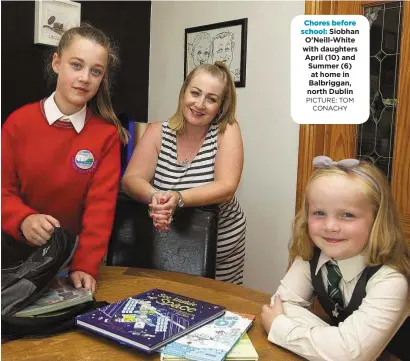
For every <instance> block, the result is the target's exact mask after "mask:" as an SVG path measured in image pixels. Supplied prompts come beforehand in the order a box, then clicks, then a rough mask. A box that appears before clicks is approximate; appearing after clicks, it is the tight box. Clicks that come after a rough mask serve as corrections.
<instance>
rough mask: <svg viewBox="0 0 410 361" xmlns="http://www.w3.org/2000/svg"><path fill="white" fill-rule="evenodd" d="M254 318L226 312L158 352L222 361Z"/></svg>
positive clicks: (196, 359) (193, 358)
mask: <svg viewBox="0 0 410 361" xmlns="http://www.w3.org/2000/svg"><path fill="white" fill-rule="evenodd" d="M254 318H255V316H253V315H245V314H238V313H233V312H230V311H226V312H225V314H224V315H223V316H221V317H219V318H217V319H216V320H214V321H213V322H211V323H208V324H206V325H204V326H202V327H201V328H198V329H196V330H195V331H193V332H190V333H189V334H187V335H185V336H184V337H181V338H179V339H178V340H176V341H174V342H171V343H169V344H168V345H166V346H165V347H163V348H162V349H161V350H160V351H161V352H162V353H163V354H167V355H173V356H179V357H183V358H186V359H189V360H195V361H222V360H224V359H225V357H226V356H227V354H228V353H229V351H230V350H231V349H232V347H234V345H235V344H236V343H237V342H238V340H239V339H240V338H241V336H242V335H243V334H244V333H245V332H246V331H247V330H248V328H249V327H250V326H251V325H252V322H253V320H254Z"/></svg>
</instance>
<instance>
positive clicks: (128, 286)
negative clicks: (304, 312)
mask: <svg viewBox="0 0 410 361" xmlns="http://www.w3.org/2000/svg"><path fill="white" fill-rule="evenodd" d="M152 288H161V289H164V290H166V291H171V292H175V293H179V294H181V295H185V296H188V297H194V298H198V299H200V300H203V301H208V302H213V303H216V304H220V305H223V306H225V307H226V309H227V310H230V311H237V312H243V313H249V314H253V315H255V316H256V319H255V321H254V322H253V325H252V327H251V328H250V329H249V331H248V335H249V337H250V339H251V340H252V343H253V345H254V346H255V348H256V351H257V352H258V354H259V360H261V361H264V360H268V361H275V360H280V361H291V360H301V358H300V357H298V356H297V355H295V354H293V353H291V352H289V351H287V350H285V349H282V348H280V347H278V346H275V345H274V344H272V343H270V342H269V341H268V340H267V337H266V333H265V331H264V329H263V327H262V324H261V318H260V311H261V306H262V304H264V303H269V300H270V295H268V294H266V293H261V292H257V291H253V290H250V289H248V288H245V287H242V286H235V285H232V284H229V283H225V282H221V281H216V280H212V279H207V278H202V277H196V276H189V275H185V274H181V273H174V272H163V271H157V270H147V269H140V268H123V267H103V268H102V269H101V271H100V279H99V283H98V289H97V292H96V299H97V300H101V301H103V300H104V301H108V302H110V303H111V302H115V301H118V300H120V299H123V298H126V297H129V296H133V295H136V294H138V293H140V292H143V291H147V290H149V289H152ZM1 354H2V358H1V359H2V360H3V361H23V360H30V361H31V360H33V361H66V360H67V361H112V360H121V361H123V360H124V361H126V360H159V359H160V357H159V353H153V354H150V355H149V354H146V353H144V352H142V351H138V350H137V349H134V348H131V347H126V346H122V345H120V344H118V343H117V342H115V341H112V340H109V339H106V338H104V337H101V336H98V335H94V334H92V333H90V332H87V331H85V330H81V329H76V330H75V331H70V332H66V333H63V334H60V335H57V336H54V337H48V338H25V339H22V340H15V341H10V342H6V343H4V344H3V345H2V350H1Z"/></svg>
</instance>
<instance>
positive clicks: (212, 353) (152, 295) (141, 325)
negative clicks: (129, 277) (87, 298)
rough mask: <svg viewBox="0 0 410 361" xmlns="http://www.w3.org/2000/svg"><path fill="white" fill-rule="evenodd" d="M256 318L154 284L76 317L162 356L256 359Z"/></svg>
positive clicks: (79, 321)
mask: <svg viewBox="0 0 410 361" xmlns="http://www.w3.org/2000/svg"><path fill="white" fill-rule="evenodd" d="M253 320H254V316H253V315H246V314H238V313H233V312H229V311H226V312H225V308H224V307H222V306H220V305H216V304H213V303H208V302H204V301H200V300H197V299H194V298H190V297H185V296H182V295H178V294H176V293H171V292H168V291H164V290H161V289H152V290H149V291H147V292H144V293H141V294H139V295H136V296H133V297H129V298H127V299H124V300H121V301H118V302H116V303H113V304H111V305H108V306H105V307H102V308H99V309H96V310H94V311H91V312H89V313H86V314H84V315H80V316H77V317H76V325H77V326H79V327H82V328H84V329H87V330H89V331H93V332H96V333H98V334H100V335H102V336H105V337H108V338H111V339H113V340H116V341H117V342H120V343H121V344H125V345H129V346H132V347H135V348H138V349H141V350H143V351H145V352H148V353H149V352H152V351H158V352H161V353H162V354H161V359H162V360H164V361H167V360H170V361H171V360H175V361H176V360H185V359H189V360H196V361H222V360H224V359H225V358H227V359H228V360H244V361H245V360H257V359H258V355H257V353H256V351H255V349H254V348H253V345H252V343H251V342H250V340H249V338H248V337H247V335H246V331H247V330H248V329H249V327H250V326H251V325H252V322H253ZM241 337H242V338H241ZM228 357H229V358H228Z"/></svg>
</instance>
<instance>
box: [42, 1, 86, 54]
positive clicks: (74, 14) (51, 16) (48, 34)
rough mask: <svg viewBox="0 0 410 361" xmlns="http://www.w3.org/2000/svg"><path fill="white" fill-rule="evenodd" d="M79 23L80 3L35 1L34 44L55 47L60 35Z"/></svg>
mask: <svg viewBox="0 0 410 361" xmlns="http://www.w3.org/2000/svg"><path fill="white" fill-rule="evenodd" d="M80 23H81V4H80V3H77V2H74V1H69V0H40V1H36V2H35V20H34V44H45V45H54V46H57V45H58V42H59V41H60V39H61V35H63V33H64V32H65V31H67V30H68V29H70V28H72V27H74V26H79V25H80Z"/></svg>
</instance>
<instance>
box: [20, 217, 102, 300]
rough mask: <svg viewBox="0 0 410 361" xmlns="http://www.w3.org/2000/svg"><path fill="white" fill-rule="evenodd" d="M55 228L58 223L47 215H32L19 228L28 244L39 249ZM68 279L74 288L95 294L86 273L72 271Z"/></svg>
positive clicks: (93, 284) (94, 286) (93, 280)
mask: <svg viewBox="0 0 410 361" xmlns="http://www.w3.org/2000/svg"><path fill="white" fill-rule="evenodd" d="M55 227H60V222H59V221H58V220H57V219H55V218H54V217H52V216H50V215H48V214H32V215H30V216H28V217H26V219H24V221H23V222H22V223H21V227H20V228H21V232H22V233H23V235H24V237H25V238H26V240H27V241H28V242H29V243H31V244H33V245H35V246H38V247H40V246H43V245H45V244H46V243H47V242H48V241H49V239H50V238H51V236H52V234H53V233H54V228H55ZM70 278H71V281H72V283H73V285H74V287H75V288H80V287H83V288H85V289H86V290H91V292H92V293H94V292H95V288H96V281H95V279H94V277H92V276H91V275H89V274H88V273H86V272H82V271H73V272H70Z"/></svg>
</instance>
